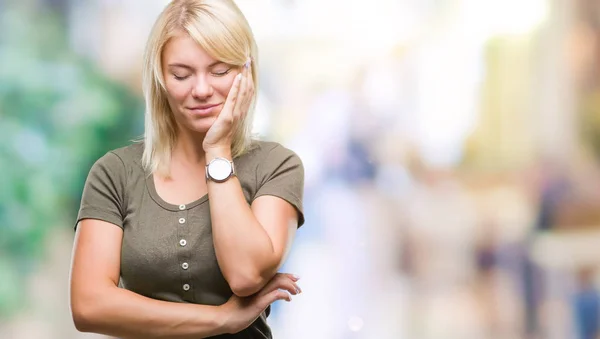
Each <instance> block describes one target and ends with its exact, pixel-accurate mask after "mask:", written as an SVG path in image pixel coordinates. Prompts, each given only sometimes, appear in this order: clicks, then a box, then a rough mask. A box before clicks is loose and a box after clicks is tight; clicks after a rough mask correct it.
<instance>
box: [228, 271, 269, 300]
mask: <svg viewBox="0 0 600 339" xmlns="http://www.w3.org/2000/svg"><path fill="white" fill-rule="evenodd" d="M266 282H267V281H265V279H263V278H262V277H261V276H260V275H259V274H249V275H245V276H244V275H239V276H236V277H234V278H232V279H231V282H230V283H229V286H230V287H231V291H232V292H233V293H234V294H235V295H237V296H238V297H248V296H251V295H253V294H255V293H257V292H258V291H260V290H261V289H262V288H263V287H264V286H265V284H266Z"/></svg>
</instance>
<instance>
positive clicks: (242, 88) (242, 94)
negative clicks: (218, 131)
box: [233, 64, 248, 117]
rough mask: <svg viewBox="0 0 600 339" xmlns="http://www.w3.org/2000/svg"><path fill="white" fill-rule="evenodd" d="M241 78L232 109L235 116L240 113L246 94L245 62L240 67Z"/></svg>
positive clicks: (246, 75) (246, 70)
mask: <svg viewBox="0 0 600 339" xmlns="http://www.w3.org/2000/svg"><path fill="white" fill-rule="evenodd" d="M240 74H242V79H241V84H240V88H239V93H238V97H237V100H236V103H235V107H234V109H233V115H234V116H235V117H239V116H240V115H241V114H242V110H243V108H244V105H245V103H246V96H247V92H248V66H247V64H245V65H244V66H243V68H242V72H241V73H240Z"/></svg>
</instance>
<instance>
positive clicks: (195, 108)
mask: <svg viewBox="0 0 600 339" xmlns="http://www.w3.org/2000/svg"><path fill="white" fill-rule="evenodd" d="M219 105H220V104H212V105H199V106H194V107H189V109H191V110H205V109H209V108H213V107H216V106H219Z"/></svg>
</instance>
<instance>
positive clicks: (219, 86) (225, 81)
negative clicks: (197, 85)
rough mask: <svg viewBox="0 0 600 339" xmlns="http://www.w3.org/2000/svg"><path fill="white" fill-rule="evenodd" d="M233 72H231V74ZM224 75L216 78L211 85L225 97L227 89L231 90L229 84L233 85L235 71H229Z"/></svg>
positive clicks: (227, 92)
mask: <svg viewBox="0 0 600 339" xmlns="http://www.w3.org/2000/svg"><path fill="white" fill-rule="evenodd" d="M231 73H233V74H231ZM231 73H230V74H228V75H227V76H226V77H221V78H218V79H217V80H216V81H215V82H214V83H213V87H214V88H215V90H216V91H217V92H219V94H220V95H221V96H223V97H227V95H228V94H229V91H230V90H231V86H232V85H233V80H235V76H236V75H237V72H235V73H234V72H231Z"/></svg>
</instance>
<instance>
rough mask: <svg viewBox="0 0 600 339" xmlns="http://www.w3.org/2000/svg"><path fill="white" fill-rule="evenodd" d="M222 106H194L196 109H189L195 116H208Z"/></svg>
mask: <svg viewBox="0 0 600 339" xmlns="http://www.w3.org/2000/svg"><path fill="white" fill-rule="evenodd" d="M220 105H221V104H210V105H198V106H194V107H188V109H189V110H190V111H191V112H192V113H193V114H198V115H208V114H211V113H213V111H215V110H216V109H217V108H218V107H219V106H220Z"/></svg>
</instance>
